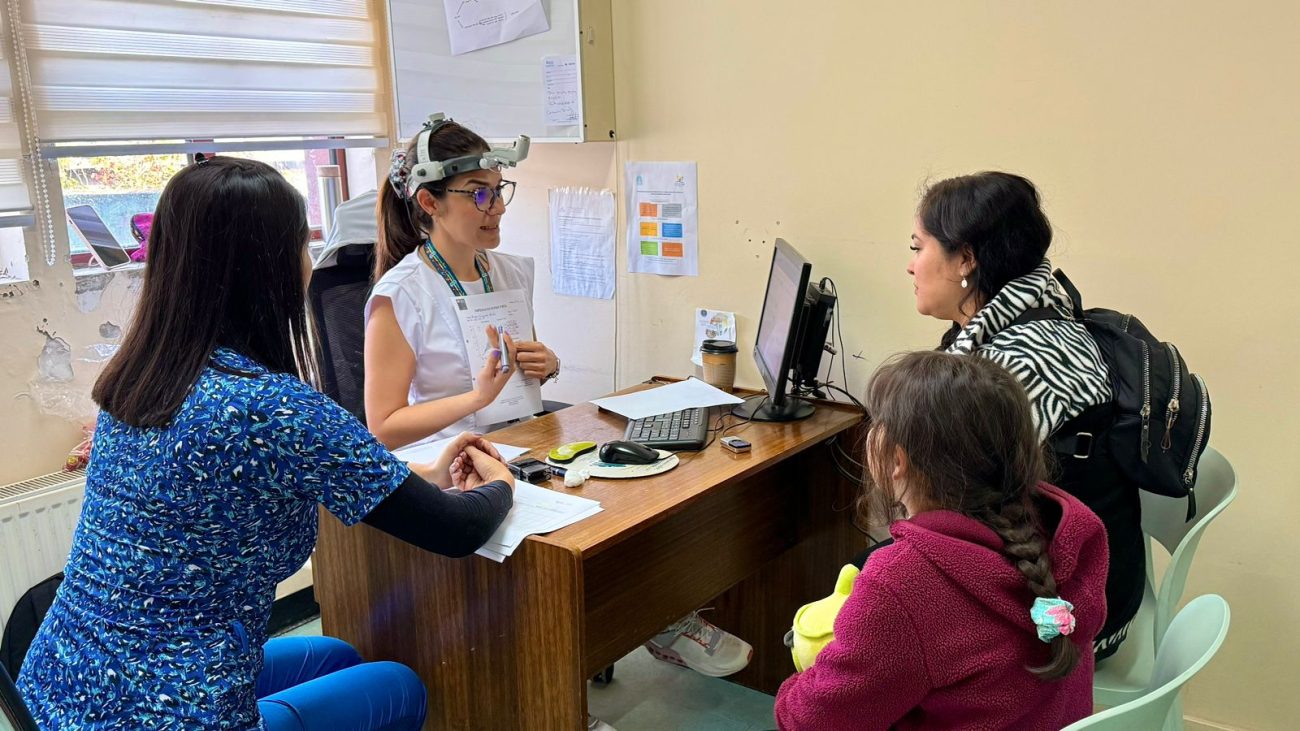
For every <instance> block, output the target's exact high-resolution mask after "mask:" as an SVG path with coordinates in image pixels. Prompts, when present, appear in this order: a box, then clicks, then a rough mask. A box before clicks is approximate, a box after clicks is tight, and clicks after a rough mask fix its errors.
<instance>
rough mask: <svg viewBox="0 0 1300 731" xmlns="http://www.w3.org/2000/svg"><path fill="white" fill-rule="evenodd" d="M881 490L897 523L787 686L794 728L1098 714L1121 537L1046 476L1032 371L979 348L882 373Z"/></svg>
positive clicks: (871, 463) (1029, 720) (875, 498)
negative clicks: (1025, 375)
mask: <svg viewBox="0 0 1300 731" xmlns="http://www.w3.org/2000/svg"><path fill="white" fill-rule="evenodd" d="M867 411H868V413H870V414H871V418H872V427H871V431H870V432H869V434H868V437H867V449H866V452H867V455H866V456H867V466H868V471H869V472H870V477H871V480H870V482H871V485H872V487H871V488H869V489H868V491H867V493H866V494H864V495H863V499H862V500H861V501H860V505H859V510H860V513H861V514H862V517H865V518H868V519H870V520H880V519H884V520H887V521H889V522H890V533H891V535H892V536H893V538H894V543H893V544H892V545H890V546H887V547H885V548H881V549H880V550H878V551H876V552H874V553H873V554H872V555H871V558H870V560H869V561H868V562H867V564H866V566H865V568H864V569H863V571H862V573H861V574H860V575H859V576H858V578H857V581H856V583H855V585H854V588H853V593H852V595H851V596H850V597H849V599H848V601H847V602H845V604H844V607H843V609H841V610H840V613H839V615H838V617H837V618H836V621H835V639H834V640H833V641H832V642H831V643H830V644H829V645H827V646H826V648H825V649H824V650H822V652H821V653H820V654H819V655H818V656H817V659H816V662H815V664H814V665H813V667H811V668H809V669H808V670H806V671H804V672H802V673H799V674H797V675H794V676H793V677H791V678H790V679H788V680H786V681H785V683H784V684H782V686H781V690H780V691H779V692H778V693H777V697H776V719H777V723H778V725H779V726H780V728H781V729H787V730H790V731H795V730H798V729H853V730H854V731H870V730H871V729H918V728H925V729H957V728H960V729H1060V728H1061V727H1063V726H1066V725H1068V724H1070V723H1072V722H1074V721H1077V720H1079V719H1080V718H1083V717H1085V716H1087V715H1088V714H1090V713H1091V712H1092V671H1093V656H1092V641H1093V638H1094V637H1095V636H1096V634H1097V632H1098V630H1099V629H1100V628H1101V625H1102V623H1103V622H1104V620H1105V618H1106V600H1105V586H1106V564H1107V555H1106V533H1105V530H1104V529H1103V528H1102V524H1101V521H1100V520H1098V519H1097V517H1096V516H1095V515H1093V514H1092V513H1091V512H1089V511H1088V509H1087V508H1086V507H1084V505H1083V504H1082V503H1080V502H1079V501H1078V500H1076V499H1075V498H1073V497H1071V496H1070V495H1069V494H1067V493H1065V492H1064V491H1062V490H1060V489H1058V488H1056V487H1053V486H1052V485H1049V484H1047V483H1045V482H1043V481H1042V480H1043V477H1044V475H1045V474H1046V467H1045V464H1044V458H1043V452H1042V449H1041V447H1040V441H1039V438H1038V435H1037V432H1036V431H1035V428H1034V422H1033V418H1032V416H1031V412H1030V405H1029V400H1028V398H1027V397H1026V395H1025V391H1024V389H1023V388H1022V387H1021V385H1020V384H1019V382H1018V381H1016V379H1015V378H1014V377H1012V376H1011V375H1010V374H1009V373H1007V372H1006V371H1005V370H1003V369H1002V368H1001V367H1000V366H998V365H996V364H994V363H992V362H990V361H986V360H983V359H980V358H968V357H963V356H960V355H950V354H947V353H941V352H919V353H909V354H906V355H903V356H901V357H899V358H897V359H895V360H893V361H891V362H889V363H887V364H886V365H884V366H882V367H881V368H880V370H878V371H877V372H876V374H875V375H874V376H873V377H872V379H871V384H870V385H869V386H868V390H867Z"/></svg>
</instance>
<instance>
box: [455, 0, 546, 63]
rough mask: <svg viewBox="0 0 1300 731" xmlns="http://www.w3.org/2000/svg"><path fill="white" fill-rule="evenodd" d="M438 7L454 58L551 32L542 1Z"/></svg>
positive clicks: (476, 1)
mask: <svg viewBox="0 0 1300 731" xmlns="http://www.w3.org/2000/svg"><path fill="white" fill-rule="evenodd" d="M442 5H443V11H444V12H445V13H446V14H447V35H448V36H449V39H450V41H451V53H452V55H454V56H459V55H460V54H462V53H469V52H471V51H477V50H479V49H480V48H488V47H490V46H498V45H501V44H502V43H509V42H510V41H513V40H515V39H518V38H523V37H525V36H531V35H537V34H538V33H545V32H546V31H548V30H550V29H551V24H550V21H548V20H547V19H546V8H544V7H543V6H542V0H443V2H442Z"/></svg>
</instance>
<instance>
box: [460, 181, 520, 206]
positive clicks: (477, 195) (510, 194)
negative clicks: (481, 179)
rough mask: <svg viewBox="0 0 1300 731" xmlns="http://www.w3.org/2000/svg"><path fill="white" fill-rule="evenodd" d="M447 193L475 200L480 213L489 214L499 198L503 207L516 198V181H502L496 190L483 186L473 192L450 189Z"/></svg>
mask: <svg viewBox="0 0 1300 731" xmlns="http://www.w3.org/2000/svg"><path fill="white" fill-rule="evenodd" d="M447 192H448V193H463V194H465V195H467V196H469V197H470V198H473V199H474V207H475V208H477V209H479V210H480V211H483V212H484V213H487V212H488V211H490V210H492V206H493V204H495V203H496V202H497V199H498V198H500V199H501V205H503V206H508V205H510V199H511V198H514V197H515V181H513V180H502V181H501V184H500V185H498V186H497V187H495V188H489V187H487V186H483V187H482V188H475V189H473V190H465V189H463V188H448V189H447Z"/></svg>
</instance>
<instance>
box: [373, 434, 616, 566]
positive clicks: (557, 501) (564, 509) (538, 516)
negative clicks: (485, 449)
mask: <svg viewBox="0 0 1300 731" xmlns="http://www.w3.org/2000/svg"><path fill="white" fill-rule="evenodd" d="M453 438H454V437H453ZM450 443H451V438H449V439H439V440H437V441H434V442H425V443H423V444H413V445H411V446H409V447H403V448H402V449H399V450H397V451H395V452H393V454H394V455H396V456H397V457H398V458H399V459H403V460H406V461H407V462H415V463H428V462H433V461H435V460H436V459H438V457H439V456H440V455H441V454H442V453H443V450H445V449H446V448H447V445H448V444H450ZM493 444H495V445H496V448H497V451H498V452H500V453H501V457H502V458H503V459H505V460H506V461H509V460H512V459H514V458H515V457H518V456H520V455H522V454H524V453H526V452H527V451H528V450H527V449H525V448H523V447H512V446H510V445H509V444H497V443H496V442H493ZM439 487H444V488H449V487H451V485H440V486H439ZM601 509H602V508H601V507H600V503H599V502H597V501H595V500H589V499H587V498H584V497H578V496H577V495H569V494H566V493H562V492H555V491H554V490H548V489H546V488H544V487H538V486H536V485H531V484H529V483H527V482H523V481H518V482H516V483H515V504H514V506H513V507H512V508H510V513H509V514H508V515H506V519H505V520H504V521H503V522H502V523H501V525H500V526H499V527H498V528H497V531H496V533H493V534H492V537H491V538H489V539H488V542H487V543H485V544H483V547H482V548H480V549H478V551H476V553H478V555H480V556H482V557H484V558H490V559H492V560H493V561H496V562H497V563H501V562H502V561H505V560H506V556H510V555H512V554H513V553H514V552H515V549H516V548H519V544H521V543H523V542H524V539H525V538H527V537H528V536H530V535H533V534H536V533H550V532H551V531H553V530H559V529H561V528H563V527H565V526H567V525H573V524H574V523H577V522H578V521H580V520H582V519H583V518H586V517H589V516H592V515H595V514H596V513H599V512H600V511H601Z"/></svg>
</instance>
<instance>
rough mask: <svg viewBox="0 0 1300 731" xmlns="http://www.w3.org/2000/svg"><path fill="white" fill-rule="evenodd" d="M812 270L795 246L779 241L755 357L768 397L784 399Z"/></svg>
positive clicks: (760, 323) (759, 327) (765, 299)
mask: <svg viewBox="0 0 1300 731" xmlns="http://www.w3.org/2000/svg"><path fill="white" fill-rule="evenodd" d="M811 269H812V266H811V265H810V264H809V263H808V262H807V260H805V259H804V258H803V257H802V256H800V255H799V252H797V251H795V249H794V247H793V246H790V245H789V244H787V243H786V242H785V241H783V240H781V239H777V242H776V251H775V252H773V254H772V269H771V272H770V273H769V274H768V278H767V295H766V296H765V297H764V298H763V316H762V319H761V320H760V321H759V323H758V343H757V346H756V347H755V349H754V354H755V356H756V360H757V362H758V368H759V371H761V373H762V376H763V381H764V383H765V384H766V386H767V389H768V393H770V394H773V395H776V396H777V397H778V398H779V397H780V396H782V395H784V394H780V393H779V392H780V391H781V390H782V389H783V387H784V385H785V384H784V381H785V375H786V373H785V372H786V371H787V370H789V368H790V363H789V357H790V347H791V343H792V342H793V340H794V338H795V337H796V334H797V330H798V325H799V323H798V317H799V309H800V307H801V306H802V305H803V292H804V289H805V288H807V286H808V276H809V272H810V271H811Z"/></svg>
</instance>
